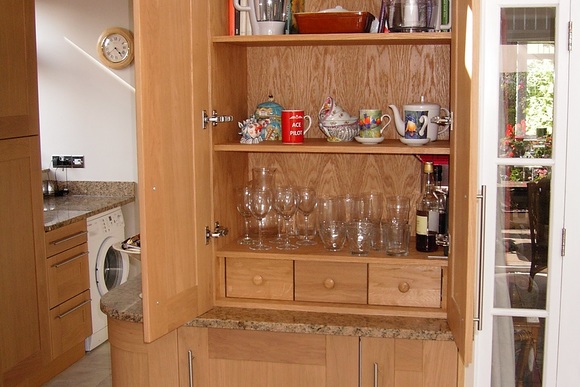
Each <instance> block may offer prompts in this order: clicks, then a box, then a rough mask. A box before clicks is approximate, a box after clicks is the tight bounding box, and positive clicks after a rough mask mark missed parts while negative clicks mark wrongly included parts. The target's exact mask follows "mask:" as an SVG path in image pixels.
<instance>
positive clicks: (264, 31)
mask: <svg viewBox="0 0 580 387" xmlns="http://www.w3.org/2000/svg"><path fill="white" fill-rule="evenodd" d="M233 2H234V7H235V8H236V9H237V10H238V11H240V12H249V13H250V25H251V26H252V35H282V34H284V26H285V24H286V17H287V16H288V15H287V6H288V0H248V6H242V5H241V4H240V0H233Z"/></svg>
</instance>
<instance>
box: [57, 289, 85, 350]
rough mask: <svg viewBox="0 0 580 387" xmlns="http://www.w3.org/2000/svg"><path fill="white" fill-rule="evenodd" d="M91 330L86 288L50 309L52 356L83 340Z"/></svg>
mask: <svg viewBox="0 0 580 387" xmlns="http://www.w3.org/2000/svg"><path fill="white" fill-rule="evenodd" d="M92 331H93V328H92V322H91V296H90V292H89V291H88V290H86V291H84V292H83V293H81V294H79V295H78V296H76V297H74V298H72V299H70V300H68V301H66V302H63V303H62V304H60V305H59V306H57V307H56V308H53V309H52V310H51V311H50V333H51V344H52V345H51V347H52V358H53V359H54V358H56V357H58V356H59V355H61V354H63V353H64V352H66V351H67V350H69V349H71V348H72V347H74V346H75V345H77V344H79V343H81V342H83V341H84V340H85V338H86V337H88V336H90V335H91V333H92Z"/></svg>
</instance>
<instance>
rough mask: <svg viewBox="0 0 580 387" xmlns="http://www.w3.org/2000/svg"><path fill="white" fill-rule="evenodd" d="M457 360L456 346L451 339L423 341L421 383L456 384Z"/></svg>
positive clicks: (434, 384)
mask: <svg viewBox="0 0 580 387" xmlns="http://www.w3.org/2000/svg"><path fill="white" fill-rule="evenodd" d="M457 360H458V356H457V347H456V346H455V343H454V342H453V341H424V342H423V371H424V372H423V385H424V386H455V385H457V384H456V380H457Z"/></svg>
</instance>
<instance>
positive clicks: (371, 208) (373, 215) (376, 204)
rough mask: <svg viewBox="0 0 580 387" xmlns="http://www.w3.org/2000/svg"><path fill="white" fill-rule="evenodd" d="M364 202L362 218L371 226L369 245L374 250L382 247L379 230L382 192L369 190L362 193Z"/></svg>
mask: <svg viewBox="0 0 580 387" xmlns="http://www.w3.org/2000/svg"><path fill="white" fill-rule="evenodd" d="M362 198H363V203H364V213H363V216H364V220H365V221H367V222H370V223H371V224H372V225H373V227H372V236H371V246H372V248H373V249H374V250H382V249H383V235H382V231H381V218H382V216H383V202H384V200H383V194H382V192H376V191H371V192H367V193H364V194H363V195H362Z"/></svg>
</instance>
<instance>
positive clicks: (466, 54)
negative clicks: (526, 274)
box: [447, 0, 479, 364]
mask: <svg viewBox="0 0 580 387" xmlns="http://www.w3.org/2000/svg"><path fill="white" fill-rule="evenodd" d="M453 6H454V8H453V32H452V49H451V79H452V82H451V83H452V89H451V108H452V111H453V112H454V116H453V132H452V135H451V165H452V166H453V169H452V170H451V171H450V188H451V190H452V191H451V195H450V209H449V219H452V221H451V223H450V225H449V234H450V236H451V248H450V256H449V270H450V275H449V278H450V283H449V291H448V297H449V298H448V302H447V304H448V312H447V314H448V321H449V326H450V328H451V330H452V331H453V336H454V337H455V342H456V344H457V347H458V349H459V354H460V355H461V358H462V360H463V363H464V364H469V363H470V362H471V359H472V355H473V354H472V351H473V301H474V300H473V295H474V277H475V258H476V257H475V254H476V241H477V238H476V235H475V234H476V222H477V216H476V211H477V131H478V127H477V104H478V98H477V93H478V89H477V82H478V59H477V57H478V49H479V48H478V20H479V19H478V18H479V16H478V15H479V0H457V1H455V2H453Z"/></svg>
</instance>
